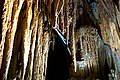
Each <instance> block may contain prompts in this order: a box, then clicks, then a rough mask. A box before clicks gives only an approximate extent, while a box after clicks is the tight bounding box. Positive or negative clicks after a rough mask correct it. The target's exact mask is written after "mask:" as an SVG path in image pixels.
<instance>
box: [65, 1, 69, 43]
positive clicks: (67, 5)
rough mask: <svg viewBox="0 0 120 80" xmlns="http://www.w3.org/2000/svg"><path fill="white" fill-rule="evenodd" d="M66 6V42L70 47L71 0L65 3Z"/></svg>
mask: <svg viewBox="0 0 120 80" xmlns="http://www.w3.org/2000/svg"><path fill="white" fill-rule="evenodd" d="M65 6H66V32H67V33H66V41H67V45H68V40H69V26H70V22H69V19H70V12H69V11H70V6H69V0H66V1H65Z"/></svg>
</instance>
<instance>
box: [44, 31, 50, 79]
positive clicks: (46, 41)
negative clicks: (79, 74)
mask: <svg viewBox="0 0 120 80" xmlns="http://www.w3.org/2000/svg"><path fill="white" fill-rule="evenodd" d="M43 41H44V42H43V43H44V45H43V53H42V55H43V65H42V69H43V71H42V80H45V77H46V70H47V60H48V51H49V41H50V36H49V33H48V32H47V31H46V32H45V33H44V39H43Z"/></svg>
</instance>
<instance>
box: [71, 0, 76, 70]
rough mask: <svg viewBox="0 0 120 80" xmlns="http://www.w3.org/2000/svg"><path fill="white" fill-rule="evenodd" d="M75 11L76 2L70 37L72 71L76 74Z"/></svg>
mask: <svg viewBox="0 0 120 80" xmlns="http://www.w3.org/2000/svg"><path fill="white" fill-rule="evenodd" d="M76 11H77V0H74V9H73V24H72V30H71V31H72V35H71V37H72V38H71V40H72V41H71V45H72V46H71V49H72V50H71V51H72V56H73V57H72V58H73V64H74V70H75V72H76V67H77V66H76V48H75V27H76Z"/></svg>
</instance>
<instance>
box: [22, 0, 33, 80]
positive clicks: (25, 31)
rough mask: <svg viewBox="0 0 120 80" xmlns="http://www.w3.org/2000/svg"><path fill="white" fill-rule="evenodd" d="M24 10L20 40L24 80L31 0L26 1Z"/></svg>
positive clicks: (27, 52) (27, 53)
mask: <svg viewBox="0 0 120 80" xmlns="http://www.w3.org/2000/svg"><path fill="white" fill-rule="evenodd" d="M26 3H27V4H26V5H27V7H26V12H25V16H26V17H25V19H24V21H25V22H24V24H23V32H22V33H23V34H22V35H23V41H22V44H23V45H22V59H23V61H22V65H23V69H22V75H21V78H22V79H23V80H24V76H25V72H26V67H27V62H28V56H29V50H30V40H31V38H30V37H31V31H30V23H31V19H32V0H28V1H26Z"/></svg>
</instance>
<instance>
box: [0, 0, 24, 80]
mask: <svg viewBox="0 0 120 80" xmlns="http://www.w3.org/2000/svg"><path fill="white" fill-rule="evenodd" d="M23 1H24V0H21V1H17V0H16V1H15V2H14V0H13V1H9V0H8V1H7V2H8V3H6V5H5V8H4V9H6V10H7V9H8V8H9V10H10V13H9V14H8V15H10V16H8V20H11V19H12V20H11V21H10V22H9V23H5V24H4V22H3V27H5V28H6V29H8V31H7V34H6V40H5V41H6V43H5V47H4V56H3V63H2V67H1V71H0V72H1V73H2V75H1V76H2V77H3V79H7V74H8V68H9V65H10V60H11V56H12V49H13V41H14V36H15V32H16V29H17V22H18V16H19V12H20V9H21V7H22V4H23ZM16 2H17V3H20V4H19V5H18V4H16ZM13 3H14V5H13ZM7 4H8V5H7ZM10 5H13V6H10ZM12 7H14V8H13V10H11V9H12ZM11 11H13V12H12V13H13V15H12V14H11ZM8 12H9V11H8ZM5 14H6V13H5ZM6 15H7V14H6ZM3 17H4V19H7V18H5V16H3ZM10 18H11V19H10ZM8 20H7V21H8ZM5 21H6V20H5ZM6 26H8V28H7V27H6ZM5 32H6V30H5ZM3 38H4V37H3ZM3 42H4V39H3ZM8 44H9V45H8ZM5 68H6V69H5Z"/></svg>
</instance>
